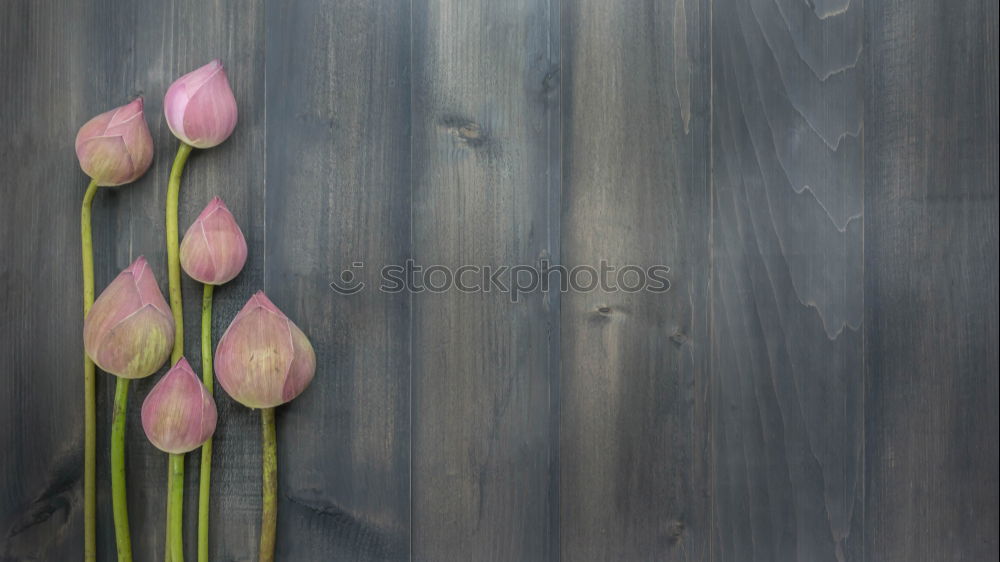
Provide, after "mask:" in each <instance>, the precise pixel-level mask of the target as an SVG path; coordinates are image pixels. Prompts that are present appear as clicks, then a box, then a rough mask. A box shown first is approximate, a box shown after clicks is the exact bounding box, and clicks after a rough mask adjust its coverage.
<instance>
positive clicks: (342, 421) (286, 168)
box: [251, 0, 410, 560]
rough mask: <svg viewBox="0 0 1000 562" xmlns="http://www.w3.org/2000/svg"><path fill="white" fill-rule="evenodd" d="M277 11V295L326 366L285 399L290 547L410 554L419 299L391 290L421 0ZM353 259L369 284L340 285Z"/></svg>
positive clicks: (282, 553) (272, 118)
mask: <svg viewBox="0 0 1000 562" xmlns="http://www.w3.org/2000/svg"><path fill="white" fill-rule="evenodd" d="M267 21H268V24H267V35H266V40H267V63H268V73H267V107H266V112H267V119H268V122H267V219H266V222H267V240H266V247H265V248H264V249H263V252H264V254H263V255H264V256H265V260H266V290H267V293H268V294H269V295H270V297H271V298H272V299H273V300H274V302H275V303H276V304H277V305H278V306H279V307H281V308H282V310H284V311H285V312H286V313H287V314H288V315H289V316H290V317H291V318H292V319H293V320H294V321H295V322H296V323H297V324H298V325H299V326H300V327H301V328H302V329H303V330H304V331H305V333H306V334H308V335H309V338H310V340H311V341H312V343H313V347H314V348H315V350H316V353H317V365H318V369H317V373H316V378H315V380H314V382H313V383H312V385H311V386H310V388H308V389H307V390H306V391H305V392H304V393H303V394H302V396H300V397H299V398H298V399H296V400H295V401H294V402H292V403H291V404H289V405H287V406H283V407H281V408H279V410H278V420H277V423H278V435H279V452H278V457H279V459H278V462H279V479H278V482H279V484H278V485H279V495H280V499H279V509H278V512H279V515H278V537H279V538H278V545H277V554H278V557H279V558H281V559H284V560H331V559H334V560H406V559H408V557H409V542H410V538H409V529H410V503H409V495H410V486H409V478H410V461H409V449H410V439H409V435H410V421H409V401H410V395H409V384H410V383H409V361H410V356H409V352H410V347H409V346H410V336H409V322H410V309H409V296H408V295H406V294H404V293H396V294H389V293H383V292H380V291H379V290H378V289H377V288H376V287H377V283H378V269H379V268H380V267H381V266H382V265H383V264H393V263H402V262H403V261H404V260H405V258H406V257H407V256H408V255H409V236H410V222H409V221H410V219H409V217H410V183H409V180H410V153H409V150H410V146H409V136H408V132H409V119H410V79H409V64H410V61H409V48H410V35H409V27H410V13H409V6H408V4H407V3H405V2H379V3H371V2H366V1H362V0H358V1H353V2H342V1H322V2H305V1H296V2H272V3H270V4H269V5H268V17H267ZM353 262H363V263H364V264H365V267H364V269H360V270H359V269H355V270H353V271H354V273H355V274H356V275H357V277H358V278H359V279H362V280H364V281H365V282H366V284H367V286H366V288H365V290H363V291H362V292H361V293H358V294H355V295H352V296H343V295H339V294H337V293H335V292H334V291H333V290H332V289H331V287H329V286H328V284H329V283H330V282H333V281H338V280H340V275H341V271H342V270H351V264H352V263H353ZM257 465H259V463H255V464H254V467H255V468H254V469H253V471H254V473H255V474H256V470H257V469H256V466H257ZM253 482H254V483H253V485H252V486H251V487H252V488H253V489H254V491H255V493H256V488H257V485H256V480H254V481H253Z"/></svg>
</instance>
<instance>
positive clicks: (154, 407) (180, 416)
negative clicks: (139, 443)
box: [142, 357, 218, 454]
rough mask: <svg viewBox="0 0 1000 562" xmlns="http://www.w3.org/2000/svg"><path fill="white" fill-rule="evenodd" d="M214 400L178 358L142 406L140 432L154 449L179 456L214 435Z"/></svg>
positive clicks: (183, 359) (183, 360)
mask: <svg viewBox="0 0 1000 562" xmlns="http://www.w3.org/2000/svg"><path fill="white" fill-rule="evenodd" d="M217 417H218V414H217V413H216V410H215V400H212V397H211V396H209V394H208V390H206V389H205V385H203V384H201V381H200V380H199V379H198V375H196V374H195V373H194V371H192V370H191V365H189V364H188V362H187V359H185V358H183V357H181V358H180V360H179V361H177V364H176V365H174V366H173V367H172V368H171V369H170V370H169V371H167V374H165V375H163V378H161V379H160V381H159V382H157V383H156V386H154V387H153V390H151V391H149V394H148V395H147V396H146V400H145V401H143V403H142V429H143V431H145V432H146V437H147V438H148V439H149V441H150V443H152V444H153V445H154V446H155V447H156V448H157V449H159V450H161V451H163V452H164V453H174V454H181V453H187V452H189V451H193V450H195V449H197V448H198V447H200V446H201V445H202V444H203V443H204V442H205V441H208V438H209V437H211V436H212V434H213V433H215V422H216V420H217Z"/></svg>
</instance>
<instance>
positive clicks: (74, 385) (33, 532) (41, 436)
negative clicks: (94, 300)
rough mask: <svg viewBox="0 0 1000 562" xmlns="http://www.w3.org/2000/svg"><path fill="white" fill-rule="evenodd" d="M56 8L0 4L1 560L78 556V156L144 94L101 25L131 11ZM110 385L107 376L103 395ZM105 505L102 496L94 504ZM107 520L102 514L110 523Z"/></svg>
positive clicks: (108, 214) (103, 244)
mask: <svg viewBox="0 0 1000 562" xmlns="http://www.w3.org/2000/svg"><path fill="white" fill-rule="evenodd" d="M54 8H55V7H54V6H50V5H45V4H39V3H34V2H4V3H3V4H2V6H0V72H2V75H3V76H4V79H3V80H2V82H0V91H2V93H3V99H4V100H6V101H5V102H4V103H3V107H2V112H0V125H2V126H3V130H4V131H5V133H4V135H2V138H0V161H2V163H3V164H2V168H3V170H5V174H6V180H7V182H8V183H7V185H8V189H7V190H5V200H4V204H3V205H2V206H0V229H2V230H0V232H2V236H0V239H2V240H3V244H2V245H0V294H2V295H3V298H2V300H0V306H2V308H0V316H2V318H3V321H2V324H0V357H3V360H4V364H5V366H6V373H5V375H4V383H5V384H4V389H3V391H2V392H0V427H2V428H3V431H2V435H0V450H3V458H4V461H3V463H2V466H0V559H2V560H68V559H73V558H79V557H80V556H81V555H82V551H83V425H82V424H83V380H82V377H83V373H82V361H83V360H82V357H83V344H82V338H81V335H80V334H81V330H82V322H83V314H82V296H81V289H80V287H81V285H80V283H81V281H80V279H81V274H80V230H79V228H80V227H79V220H80V219H79V216H80V215H79V213H80V203H81V200H82V198H83V192H84V190H85V189H86V185H87V181H88V179H87V178H86V176H85V175H84V174H83V173H82V172H81V171H80V169H79V166H78V164H77V160H76V157H75V154H74V139H75V136H76V133H77V130H78V128H79V127H80V126H81V125H82V124H83V123H85V122H86V121H87V120H89V119H90V118H91V117H93V116H94V115H97V114H98V113H101V112H104V111H107V110H109V109H111V108H113V107H114V106H116V105H120V104H123V103H126V102H128V101H130V100H131V98H132V97H133V96H134V95H135V94H136V93H137V92H136V91H135V89H134V88H133V87H132V85H131V76H132V74H133V72H134V67H133V66H132V65H131V63H130V61H129V60H128V59H127V57H123V56H122V53H123V43H122V38H121V37H116V36H111V35H109V34H105V33H102V31H103V30H105V29H107V26H109V25H110V26H122V25H124V24H125V23H126V22H127V20H128V11H127V10H121V11H113V10H109V9H106V7H104V6H94V7H91V8H90V9H85V7H84V6H65V7H64V8H63V9H59V10H57V9H54ZM127 189H132V188H131V187H130V188H127ZM102 191H104V192H103V193H100V197H98V198H97V200H96V201H95V203H94V220H93V229H94V251H95V253H97V254H99V255H104V256H109V257H110V256H113V255H114V254H115V247H116V245H117V243H118V236H119V233H118V231H117V230H118V227H119V226H120V224H121V222H120V221H119V219H118V218H117V217H119V216H120V214H121V211H122V209H123V203H124V201H125V199H126V198H127V195H125V194H126V193H127V192H126V190H124V189H123V190H118V191H112V190H107V191H105V190H102ZM126 224H127V222H126ZM95 269H96V271H95V277H96V280H97V284H98V286H102V285H103V284H104V283H107V282H108V281H110V279H111V277H112V276H113V275H114V273H116V272H114V271H113V270H114V267H113V260H110V259H104V260H101V261H99V262H98V263H97V266H96V268H95ZM106 385H107V380H106V379H104V378H103V377H102V378H99V380H98V389H99V390H100V389H103V388H104V387H105V386H106ZM105 406H107V404H106V403H99V405H98V408H99V410H102V409H103V408H104V407H105ZM101 443H102V442H100V441H99V446H100V445H101ZM106 451H107V448H106V447H103V448H101V449H99V451H98V467H99V468H106V465H107V460H106V458H107V456H106V454H102V453H104V452H106ZM106 499H107V497H106V495H104V494H102V495H101V496H100V497H99V498H98V501H99V502H102V503H103V501H104V500H106ZM105 515H110V514H109V513H104V512H102V513H100V514H99V516H100V519H101V521H102V522H103V521H104V520H105ZM107 521H109V522H110V518H109V517H107ZM107 530H110V526H109V527H107ZM101 531H105V529H104V528H102V529H101ZM109 536H110V535H109V533H107V532H102V533H101V534H100V535H99V537H100V540H99V547H100V549H101V550H100V552H101V553H107V552H108V550H107V546H108V544H109V543H108V542H107V540H105V539H106V538H107V537H109ZM112 543H113V541H112Z"/></svg>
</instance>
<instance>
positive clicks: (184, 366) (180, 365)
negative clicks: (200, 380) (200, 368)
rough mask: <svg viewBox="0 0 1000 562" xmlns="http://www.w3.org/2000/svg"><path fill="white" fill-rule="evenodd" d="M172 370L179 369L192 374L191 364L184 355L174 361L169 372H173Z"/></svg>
mask: <svg viewBox="0 0 1000 562" xmlns="http://www.w3.org/2000/svg"><path fill="white" fill-rule="evenodd" d="M174 370H181V371H185V372H188V373H191V374H192V375H193V374H194V369H192V368H191V364H190V363H188V360H187V357H184V356H183V355H182V356H181V358H180V359H178V360H177V362H176V363H174V366H173V367H171V368H170V371H171V372H173V371H174ZM168 374H169V373H168Z"/></svg>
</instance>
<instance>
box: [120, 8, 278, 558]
mask: <svg viewBox="0 0 1000 562" xmlns="http://www.w3.org/2000/svg"><path fill="white" fill-rule="evenodd" d="M129 6H130V8H129V10H128V13H129V20H128V22H127V23H123V24H122V25H121V26H117V27H116V28H115V29H116V30H117V32H118V33H120V34H122V35H124V37H125V39H124V41H126V44H127V46H128V47H127V48H128V51H125V52H122V53H121V56H128V59H129V60H131V61H134V62H133V64H134V67H135V71H134V75H133V77H132V80H133V85H134V87H135V88H136V89H137V90H139V91H141V92H143V93H144V94H145V96H146V115H147V118H148V119H149V124H150V129H151V131H152V133H153V140H154V144H155V147H156V152H155V156H154V160H153V167H152V168H150V170H149V172H148V173H147V176H146V179H145V183H144V184H143V186H142V189H141V190H140V189H136V190H135V191H134V192H132V191H130V192H128V193H129V194H130V195H132V197H131V198H130V200H129V202H128V207H127V208H126V209H123V210H122V214H124V215H126V216H127V217H128V220H129V222H128V231H127V242H126V241H125V240H124V239H122V240H119V241H118V246H117V248H118V253H119V258H118V259H117V260H116V261H119V262H120V264H116V267H118V268H120V267H124V265H127V263H128V261H129V260H131V259H134V258H135V257H137V256H139V255H145V256H146V258H147V259H148V260H149V262H150V264H151V265H152V266H153V268H154V272H155V273H156V276H157V279H158V280H159V282H160V285H161V287H162V289H163V291H164V294H166V289H167V262H166V246H165V241H164V240H165V239H164V220H165V219H164V204H165V200H166V192H167V179H168V177H169V175H170V168H171V166H172V164H173V159H174V155H175V153H176V150H177V144H178V141H177V139H176V138H175V137H174V136H173V135H172V134H171V132H170V129H169V128H168V127H167V124H166V121H165V120H164V118H163V94H164V92H166V89H167V87H168V86H169V85H170V84H171V83H172V82H173V81H174V80H175V79H176V78H178V77H179V76H181V75H182V74H184V73H186V72H189V71H191V70H193V69H195V68H197V67H199V66H201V65H203V64H206V63H207V62H208V61H210V60H212V59H213V58H219V59H221V60H222V62H223V64H224V65H225V67H226V73H227V75H228V76H229V81H230V84H231V85H232V88H233V92H234V94H235V96H236V102H237V106H238V107H239V109H240V115H239V119H240V121H239V124H238V125H237V127H236V130H235V131H234V133H233V135H232V136H231V137H230V138H229V139H228V140H227V141H226V142H225V143H223V144H221V145H219V146H218V147H215V148H211V149H208V150H196V151H195V153H194V154H193V155H192V157H191V158H190V159H189V160H188V163H187V166H186V168H185V172H184V178H183V182H182V184H181V195H180V213H179V216H180V219H179V224H180V228H181V232H182V234H183V231H184V230H186V229H187V226H188V225H190V223H191V221H193V220H194V219H195V217H196V216H197V215H198V213H200V212H201V210H202V208H204V206H205V205H206V204H207V203H208V201H209V200H210V199H211V198H212V197H213V196H219V197H221V198H222V199H223V201H225V203H226V205H227V206H228V207H229V209H230V210H231V211H232V212H233V214H234V216H235V217H236V219H237V221H238V222H239V224H240V226H241V228H242V229H243V232H244V235H245V236H246V238H247V244H248V246H249V248H250V251H249V259H248V260H247V265H246V267H245V268H244V270H243V272H242V273H241V274H240V276H239V277H237V278H236V279H235V280H233V281H232V282H230V283H228V284H227V285H225V286H223V287H220V288H218V289H217V290H216V291H215V296H214V308H215V310H214V312H215V313H214V317H213V332H214V337H215V341H216V342H217V341H218V339H219V337H221V336H222V333H223V331H224V330H225V328H226V326H228V324H229V321H230V320H231V319H232V317H233V316H235V314H236V312H237V311H238V310H239V309H240V308H242V306H243V304H244V302H245V301H246V299H247V298H248V297H249V296H250V295H251V294H252V293H253V291H254V290H256V289H257V288H258V287H260V286H261V285H262V283H263V263H264V252H263V249H264V248H263V246H264V224H265V221H264V162H263V159H262V158H261V155H262V154H263V153H264V129H265V122H264V119H265V114H264V112H263V111H261V110H260V108H261V107H263V104H264V49H263V42H262V41H261V39H260V38H261V37H262V34H263V31H264V25H263V24H264V19H263V18H264V6H263V1H262V0H261V1H257V0H255V1H253V2H244V3H241V4H240V9H239V10H234V9H231V6H230V5H229V4H228V3H226V2H221V1H219V2H188V1H170V2H155V1H150V2H140V3H137V4H130V5H129ZM137 187H138V186H137ZM123 238H124V230H123ZM182 280H183V281H182V287H183V293H184V305H185V306H184V313H185V314H184V325H185V326H184V329H185V340H186V341H185V355H186V356H187V358H188V359H189V360H190V362H191V364H192V365H194V366H196V371H198V372H199V373H200V371H201V368H200V365H201V349H200V344H199V337H200V336H199V334H200V333H201V314H200V311H201V292H202V289H201V285H200V284H198V283H197V282H195V281H193V280H192V279H190V278H188V277H187V276H186V275H184V276H182ZM158 379H159V375H154V376H152V377H149V378H147V379H143V380H142V381H139V382H138V383H134V384H133V385H132V391H131V395H130V404H129V408H130V416H129V426H128V429H127V431H128V443H127V447H128V449H127V451H128V458H127V470H128V482H129V510H130V512H129V515H130V519H131V524H132V539H133V552H134V555H135V557H136V559H137V560H155V559H158V558H162V557H163V549H164V536H163V535H164V530H165V524H164V514H165V510H166V499H165V491H166V475H167V458H166V455H165V454H163V453H161V452H160V451H158V450H156V449H155V448H154V447H153V446H152V445H151V444H150V443H149V442H148V441H147V440H146V437H145V434H144V433H143V431H142V426H141V424H140V418H139V416H138V413H139V409H140V407H141V405H142V400H143V399H144V398H145V396H146V394H147V393H148V392H149V390H150V389H151V388H152V387H153V385H154V384H155V383H156V381H157V380H158ZM106 392H107V396H106V398H105V399H106V401H107V404H108V408H105V409H109V408H110V404H111V401H112V399H113V388H112V385H110V384H109V385H108V388H107V390H106ZM216 404H217V405H218V408H219V425H218V428H217V430H216V434H215V445H214V455H213V472H212V479H213V482H212V495H213V497H214V498H216V499H215V501H214V502H213V505H212V511H211V519H210V532H211V538H210V542H209V546H210V552H211V556H212V559H213V560H249V559H251V558H252V557H254V555H255V553H256V524H257V521H258V519H259V509H260V502H259V491H258V488H257V486H256V485H255V484H256V482H257V481H258V480H259V464H260V462H259V445H257V442H258V440H259V437H258V436H259V429H258V426H259V421H258V419H257V418H258V416H255V415H253V414H252V413H251V412H249V411H247V410H246V409H245V408H243V407H242V406H240V405H238V404H236V403H235V402H233V401H232V400H230V399H229V398H228V397H227V396H225V392H224V391H222V390H221V389H220V390H219V392H217V393H216ZM199 456H200V455H199V454H198V453H197V452H195V453H191V454H188V455H187V470H186V473H185V476H186V483H185V506H184V509H185V514H186V517H185V535H184V539H185V551H186V553H185V554H186V557H187V558H189V559H194V558H195V552H196V540H197V509H198V507H197V495H198V470H199V469H198V466H199ZM105 480H106V479H105ZM102 524H103V525H104V526H103V528H104V529H109V530H110V528H111V520H110V518H109V519H107V520H106V521H102ZM109 532H110V531H109ZM110 536H111V535H109V537H110ZM108 548H113V543H109V546H108Z"/></svg>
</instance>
